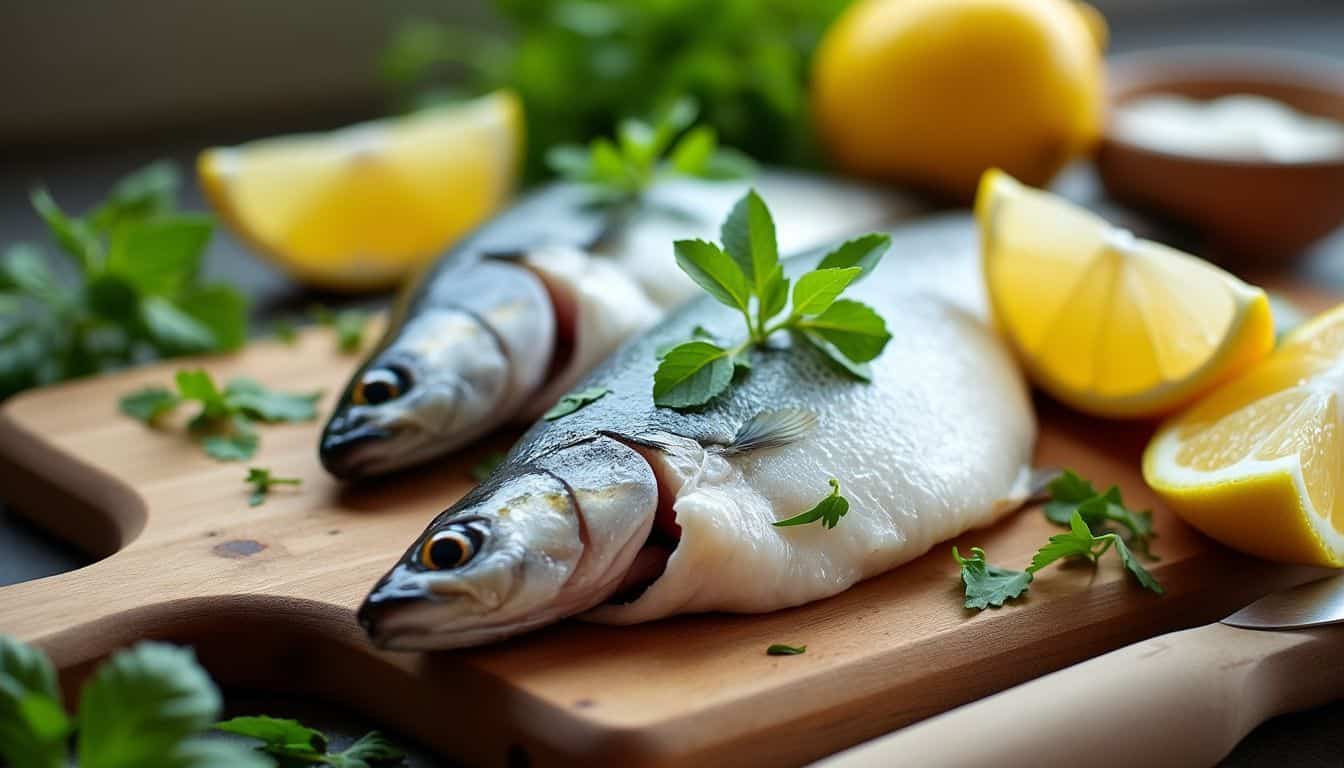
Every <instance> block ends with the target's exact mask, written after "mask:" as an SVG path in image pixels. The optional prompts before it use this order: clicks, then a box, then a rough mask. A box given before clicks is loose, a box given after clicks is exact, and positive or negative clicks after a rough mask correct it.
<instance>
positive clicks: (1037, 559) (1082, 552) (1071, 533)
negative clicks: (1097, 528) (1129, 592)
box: [1027, 511, 1164, 595]
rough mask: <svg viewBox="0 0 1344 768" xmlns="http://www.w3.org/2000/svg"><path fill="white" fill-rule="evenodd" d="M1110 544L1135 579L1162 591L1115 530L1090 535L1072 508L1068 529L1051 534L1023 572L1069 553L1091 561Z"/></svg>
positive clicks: (1147, 586)
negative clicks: (1054, 534) (1113, 531)
mask: <svg viewBox="0 0 1344 768" xmlns="http://www.w3.org/2000/svg"><path fill="white" fill-rule="evenodd" d="M1111 547H1115V550H1116V552H1117V553H1118V554H1119V555H1120V561H1121V563H1122V564H1123V565H1124V566H1125V569H1126V570H1128V571H1129V572H1130V574H1132V575H1133V576H1134V578H1135V580H1137V581H1138V582H1139V585H1140V586H1142V587H1143V588H1144V589H1147V590H1150V591H1152V592H1156V593H1157V594H1159V595H1160V594H1163V592H1164V590H1163V589H1162V585H1161V584H1159V583H1158V581H1157V579H1155V578H1153V575H1152V574H1150V573H1149V572H1148V571H1147V570H1146V569H1144V567H1143V566H1142V565H1141V564H1140V563H1139V561H1138V558H1136V557H1135V556H1134V554H1133V552H1132V551H1131V550H1130V548H1129V547H1128V546H1127V545H1126V544H1125V541H1124V539H1122V538H1120V535H1119V534H1117V533H1105V534H1102V535H1100V536H1094V535H1092V531H1091V529H1089V528H1088V526H1087V523H1086V522H1085V521H1084V520H1083V516H1082V514H1080V513H1079V512H1076V511H1075V512H1074V513H1073V517H1071V518H1069V530H1068V532H1067V533H1061V534H1058V535H1056V536H1051V537H1050V541H1049V542H1048V543H1047V544H1046V545H1045V546H1043V547H1041V548H1040V550H1038V551H1037V552H1036V554H1035V556H1033V557H1032V558H1031V565H1029V566H1027V572H1028V573H1035V572H1037V571H1039V570H1041V569H1042V568H1044V567H1046V566H1047V565H1050V564H1051V563H1053V562H1055V561H1057V560H1061V559H1064V558H1069V557H1081V558H1085V559H1087V560H1090V561H1091V562H1093V563H1095V562H1097V560H1098V558H1100V557H1101V556H1102V555H1104V554H1106V552H1107V551H1108V550H1109V549H1110V548H1111Z"/></svg>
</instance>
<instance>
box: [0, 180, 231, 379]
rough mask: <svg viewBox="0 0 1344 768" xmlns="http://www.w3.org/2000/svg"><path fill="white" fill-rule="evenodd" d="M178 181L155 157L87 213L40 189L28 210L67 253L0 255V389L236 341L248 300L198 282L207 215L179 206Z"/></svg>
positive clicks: (27, 246)
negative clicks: (72, 210) (70, 209)
mask: <svg viewBox="0 0 1344 768" xmlns="http://www.w3.org/2000/svg"><path fill="white" fill-rule="evenodd" d="M179 184H180V178H179V176H178V173H177V171H176V170H175V169H174V168H173V166H171V165H168V164H164V163H156V164H154V165H151V166H149V167H147V168H144V169H143V170H140V171H138V172H136V173H134V174H131V175H130V176H127V177H126V178H124V179H122V180H121V181H120V182H118V183H117V185H116V186H115V187H113V188H112V192H111V194H109V195H108V198H107V200H106V201H104V202H103V203H102V204H100V205H98V206H97V207H95V208H94V209H93V210H92V211H90V212H89V213H88V214H86V215H84V216H73V215H71V214H69V213H67V212H65V211H63V210H61V208H60V207H59V206H58V205H57V204H56V201H55V200H53V199H52V197H51V195H50V194H48V192H47V191H46V190H44V189H37V190H35V191H34V192H33V193H32V202H33V207H34V208H35V209H36V210H37V213H38V214H39V215H40V216H41V217H42V219H43V220H44V221H45V222H46V224H47V228H48V229H49V230H50V232H51V237H52V240H53V242H54V243H55V244H56V246H57V247H58V250H59V251H60V252H61V253H63V254H64V255H65V257H66V259H65V261H64V262H62V263H55V264H53V263H52V262H51V261H49V260H48V258H47V256H46V254H44V253H43V250H42V249H41V248H39V247H38V246H36V245H33V244H31V243H18V244H14V245H11V246H10V247H9V248H8V249H7V250H6V251H5V252H4V255H3V258H0V398H3V397H6V396H8V395H11V394H13V393H15V392H18V391H19V390H22V389H26V388H28V387H34V386H39V385H42V384H49V383H51V382H55V381H61V380H63V379H69V378H74V377H77V376H84V375H87V374H91V373H96V372H99V371H103V370H108V369H111V368H119V367H122V366H126V365H130V364H133V363H139V362H142V361H145V360H149V359H153V358H156V357H171V356H174V355H183V354H194V353H200V352H213V351H218V350H229V349H235V348H237V347H239V346H241V345H242V343H243V341H244V339H245V338H246V336H247V302H246V301H245V300H244V298H243V296H242V295H241V294H239V293H238V291H236V290H235V289H233V288H232V287H230V286H227V285H221V284H207V283H204V282H202V281H201V279H200V267H201V256H202V254H203V253H204V251H205V246H206V244H207V243H208V242H209V240H210V235H211V232H212V229H213V224H212V222H211V219H210V218H209V217H208V216H206V215H203V214H199V213H183V212H179V211H177V210H176V196H177V190H178V186H179Z"/></svg>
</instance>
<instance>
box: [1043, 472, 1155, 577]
mask: <svg viewBox="0 0 1344 768" xmlns="http://www.w3.org/2000/svg"><path fill="white" fill-rule="evenodd" d="M1049 491H1050V501H1049V502H1047V503H1046V505H1045V517H1046V519H1047V520H1049V521H1050V522H1052V523H1054V524H1056V525H1063V526H1066V525H1068V524H1069V519H1070V518H1071V517H1073V513H1074V512H1077V513H1079V514H1081V515H1082V517H1083V521H1084V522H1086V523H1087V526H1088V528H1089V529H1090V530H1091V531H1092V532H1093V533H1096V534H1101V533H1106V532H1108V531H1110V530H1111V528H1110V527H1109V526H1108V525H1107V524H1108V523H1116V524H1118V525H1120V526H1121V527H1123V528H1124V529H1125V530H1126V531H1127V532H1128V534H1127V535H1126V536H1125V542H1126V543H1127V544H1129V546H1130V547H1131V548H1132V549H1133V550H1134V551H1136V552H1138V553H1139V554H1141V555H1142V556H1144V557H1147V558H1148V559H1150V560H1157V559H1158V558H1157V556H1156V555H1154V554H1152V552H1151V551H1150V549H1149V547H1150V546H1151V542H1152V539H1154V538H1156V537H1157V534H1156V533H1154V532H1153V513H1152V512H1151V511H1150V510H1143V511H1141V512H1134V511H1131V510H1129V509H1128V508H1126V507H1125V504H1124V501H1123V500H1122V499H1121V497H1120V488H1119V487H1118V486H1114V485H1112V486H1111V487H1110V488H1108V489H1107V490H1106V492H1105V493H1097V489H1096V488H1094V487H1093V486H1092V483H1090V482H1088V481H1087V480H1085V479H1083V478H1082V477H1080V476H1079V475H1078V474H1077V473H1076V472H1074V471H1072V470H1068V469H1066V470H1064V471H1063V472H1062V473H1060V475H1059V477H1057V478H1055V479H1054V480H1053V481H1051V483H1050V485H1049Z"/></svg>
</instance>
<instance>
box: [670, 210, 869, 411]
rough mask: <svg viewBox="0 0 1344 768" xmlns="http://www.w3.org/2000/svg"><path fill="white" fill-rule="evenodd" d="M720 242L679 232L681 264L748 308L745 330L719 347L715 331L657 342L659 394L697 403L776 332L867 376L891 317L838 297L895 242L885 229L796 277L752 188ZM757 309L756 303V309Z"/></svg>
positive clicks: (727, 301)
mask: <svg viewBox="0 0 1344 768" xmlns="http://www.w3.org/2000/svg"><path fill="white" fill-rule="evenodd" d="M720 237H721V238H722V240H723V247H722V248H720V247H718V246H716V245H714V244H713V243H708V242H705V241H703V240H678V241H677V242H676V243H675V244H674V249H675V252H676V257H677V265H678V266H680V267H681V269H682V271H683V272H685V273H686V274H687V275H688V276H690V278H691V279H692V280H694V281H695V282H696V284H698V285H699V286H700V287H701V288H703V289H704V290H705V292H706V293H708V294H709V295H711V296H713V297H714V298H715V299H716V300H718V301H719V302H720V303H722V304H724V305H726V306H729V307H732V308H733V309H736V310H737V311H738V312H740V313H742V318H743V320H744V321H745V323H746V329H747V338H746V339H745V340H743V341H742V342H740V343H738V344H736V345H731V346H727V345H722V344H720V343H719V342H718V340H716V339H713V338H712V337H710V336H709V334H707V333H704V334H702V333H701V332H700V330H701V329H698V328H697V333H696V334H695V335H694V336H693V338H692V339H691V340H690V341H687V342H683V343H681V344H679V345H675V346H666V345H665V346H661V347H659V348H658V350H657V352H656V353H657V355H658V358H659V361H660V362H659V365H658V368H657V370H655V371H654V375H653V402H654V404H655V405H659V406H663V407H667V408H678V409H686V408H696V407H699V406H702V405H704V404H706V403H708V402H709V401H710V400H711V399H713V398H714V397H716V396H717V395H719V394H720V393H721V392H723V391H724V390H726V389H727V388H728V386H729V385H730V384H731V383H732V380H733V374H734V373H735V371H737V370H739V369H740V370H747V369H750V368H751V362H750V357H749V353H750V352H751V350H752V349H754V348H755V347H757V346H759V345H761V344H764V343H765V342H766V341H767V340H768V339H769V338H770V336H771V335H772V334H774V333H776V332H778V331H790V332H793V333H794V334H795V335H796V336H797V337H798V338H799V339H801V340H803V341H805V342H807V343H808V344H810V345H811V346H813V347H815V348H816V349H817V350H819V351H820V352H821V353H822V354H823V355H825V356H826V358H827V359H829V360H830V361H831V362H833V363H834V364H835V366H836V368H837V369H838V370H840V371H843V372H845V373H848V374H850V375H851V376H853V377H854V378H856V379H859V380H860V381H871V380H872V374H871V371H870V370H869V368H868V366H867V363H868V362H869V361H871V360H873V359H874V358H876V357H877V356H878V355H880V354H881V353H882V350H883V349H885V348H886V345H887V342H888V341H890V340H891V334H890V333H889V332H888V331H887V325H886V321H885V320H883V319H882V316H881V315H879V314H878V313H877V312H876V311H874V310H873V309H872V307H869V306H868V305H866V304H863V303H861V302H857V301H853V300H850V299H841V298H840V295H841V294H842V293H843V292H844V291H845V290H846V289H847V288H849V286H850V285H851V284H853V283H854V282H855V281H856V280H859V279H860V278H862V277H863V275H864V274H865V273H866V272H867V271H869V270H871V269H872V268H873V267H874V266H876V264H877V260H878V259H879V258H880V257H881V255H882V253H883V252H884V251H885V250H886V249H887V247H888V246H889V245H890V242H891V238H890V237H888V236H886V235H868V236H865V237H861V238H857V239H855V240H851V241H849V242H847V243H843V244H841V245H840V246H839V247H838V248H836V249H835V250H834V251H832V252H831V253H830V254H829V255H828V256H827V257H826V258H825V259H824V260H823V262H822V263H823V265H824V266H822V267H819V268H818V269H815V270H813V271H811V272H808V273H806V274H804V275H802V276H800V277H799V278H798V281H797V283H796V284H794V285H793V293H792V302H793V308H792V310H791V311H790V312H789V313H788V314H787V315H786V316H785V317H784V319H783V320H778V321H777V320H775V318H776V317H777V316H778V315H779V314H780V313H782V312H783V311H784V309H785V307H786V306H788V304H789V299H790V296H789V279H788V278H786V277H785V276H784V267H783V265H782V264H780V262H779V248H778V244H777V242H776V240H775V224H774V220H773V219H772V218H771V216H770V209H769V208H767V207H766V205H765V201H763V200H762V199H761V197H760V195H758V194H756V191H755V190H750V191H748V192H747V194H746V195H745V196H743V197H742V198H741V199H740V200H738V202H737V204H736V205H734V206H733V209H732V211H731V212H729V214H728V217H727V218H726V219H725V220H724V222H723V227H722V230H721V232H720ZM753 310H754V311H753Z"/></svg>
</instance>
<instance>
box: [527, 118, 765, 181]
mask: <svg viewBox="0 0 1344 768" xmlns="http://www.w3.org/2000/svg"><path fill="white" fill-rule="evenodd" d="M696 112H697V108H696V105H695V102H693V101H691V100H689V99H681V100H679V101H677V102H675V103H674V104H673V105H672V107H671V108H670V109H667V110H665V111H664V112H663V113H662V114H660V115H659V116H658V117H657V118H656V119H655V120H654V121H653V122H652V123H649V122H645V121H643V120H637V119H634V118H626V119H624V120H622V121H621V122H620V123H618V124H617V126H616V140H615V141H612V140H611V139H609V138H607V137H605V136H601V137H598V138H596V139H593V140H592V141H590V142H588V145H587V146H586V147H580V146H577V145H573V144H562V145H560V146H556V147H552V148H551V149H550V151H548V152H547V153H546V162H547V164H548V165H549V166H550V167H551V170H553V171H555V172H556V173H557V174H559V175H560V176H561V177H562V178H565V179H568V180H569V181H575V182H580V183H584V184H589V185H591V186H592V187H593V188H594V191H595V193H596V196H597V198H598V199H599V200H601V201H603V202H607V203H625V202H631V201H634V200H637V199H639V197H640V196H642V195H643V194H644V191H645V190H647V189H648V188H649V187H650V186H651V185H652V184H653V182H654V181H655V180H656V179H657V178H658V177H659V176H661V175H669V174H671V175H680V176H689V177H692V178H701V179H737V178H744V177H746V176H750V175H751V174H752V173H754V172H755V164H754V163H752V162H751V159H750V158H748V157H747V156H746V155H744V154H742V153H741V152H738V151H736V150H734V149H730V148H726V147H720V146H719V140H718V135H717V134H716V133H715V132H714V129H713V128H711V127H709V126H707V125H701V126H696V127H695V128H691V124H692V123H694V122H695V116H696ZM688 128H690V130H689V131H687V129H688ZM683 133H684V135H683ZM678 136H680V137H681V138H680V139H678V138H677V137H678ZM674 142H675V143H674ZM664 154H666V155H667V157H666V159H665V158H664Z"/></svg>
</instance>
